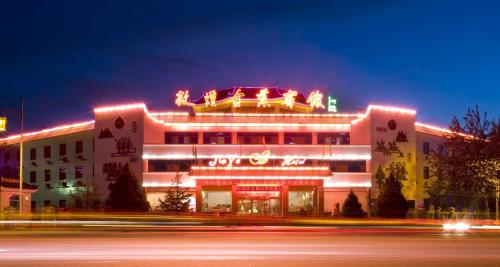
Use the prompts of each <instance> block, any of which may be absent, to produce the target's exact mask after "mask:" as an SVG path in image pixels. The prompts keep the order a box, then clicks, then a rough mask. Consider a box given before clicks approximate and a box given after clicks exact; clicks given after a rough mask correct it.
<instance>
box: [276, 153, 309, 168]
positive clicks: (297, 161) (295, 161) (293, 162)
mask: <svg viewBox="0 0 500 267" xmlns="http://www.w3.org/2000/svg"><path fill="white" fill-rule="evenodd" d="M305 162H306V159H305V158H297V157H293V156H285V157H284V158H283V161H282V162H281V166H283V167H284V166H298V165H304V163H305Z"/></svg>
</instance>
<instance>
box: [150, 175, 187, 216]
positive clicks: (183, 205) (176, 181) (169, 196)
mask: <svg viewBox="0 0 500 267" xmlns="http://www.w3.org/2000/svg"><path fill="white" fill-rule="evenodd" d="M190 196H191V194H190V193H189V191H188V189H187V188H185V187H182V181H181V176H180V174H179V173H177V174H176V175H175V178H173V179H172V186H170V187H169V188H168V190H167V192H166V195H165V197H164V198H163V200H162V199H158V200H159V201H160V208H161V209H162V210H163V211H167V212H188V211H189V204H190V202H191V200H190V199H189V197H190Z"/></svg>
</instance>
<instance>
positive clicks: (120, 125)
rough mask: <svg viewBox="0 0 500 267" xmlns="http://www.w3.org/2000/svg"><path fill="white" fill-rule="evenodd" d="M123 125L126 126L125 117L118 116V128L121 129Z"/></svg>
mask: <svg viewBox="0 0 500 267" xmlns="http://www.w3.org/2000/svg"><path fill="white" fill-rule="evenodd" d="M123 126H125V121H124V120H123V118H122V117H118V118H116V120H115V127H116V129H121V128H123Z"/></svg>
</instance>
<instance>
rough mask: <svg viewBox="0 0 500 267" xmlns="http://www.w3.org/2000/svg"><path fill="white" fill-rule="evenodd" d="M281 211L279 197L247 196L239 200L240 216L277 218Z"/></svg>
mask: <svg viewBox="0 0 500 267" xmlns="http://www.w3.org/2000/svg"><path fill="white" fill-rule="evenodd" d="M280 211H281V205H280V200H279V199H278V198H277V197H265V196H262V197H259V196H246V197H242V198H238V214H243V215H262V216H276V215H279V214H280Z"/></svg>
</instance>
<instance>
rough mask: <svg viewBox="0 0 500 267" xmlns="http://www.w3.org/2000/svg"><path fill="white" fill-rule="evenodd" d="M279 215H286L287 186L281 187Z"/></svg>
mask: <svg viewBox="0 0 500 267" xmlns="http://www.w3.org/2000/svg"><path fill="white" fill-rule="evenodd" d="M281 211H282V212H281V214H282V215H283V216H286V215H288V185H287V184H282V185H281Z"/></svg>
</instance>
